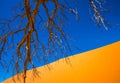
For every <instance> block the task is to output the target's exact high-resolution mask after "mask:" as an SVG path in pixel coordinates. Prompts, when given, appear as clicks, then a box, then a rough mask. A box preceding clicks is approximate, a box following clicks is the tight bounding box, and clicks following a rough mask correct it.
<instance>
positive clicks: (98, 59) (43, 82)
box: [2, 42, 120, 83]
mask: <svg viewBox="0 0 120 83" xmlns="http://www.w3.org/2000/svg"><path fill="white" fill-rule="evenodd" d="M69 59H70V62H71V65H70V64H67V63H66V61H65V59H61V60H59V61H56V62H53V63H51V64H50V65H49V68H50V70H49V69H48V67H47V66H43V67H39V68H37V71H38V72H39V76H40V77H38V76H36V77H35V76H34V75H33V72H32V71H31V70H30V71H28V72H27V81H26V83H120V42H116V43H113V44H110V45H107V46H104V47H101V48H98V49H95V50H91V51H88V52H84V53H81V54H77V55H74V56H70V57H69ZM33 77H34V79H33ZM14 79H15V80H16V83H23V82H22V80H21V82H20V81H18V79H16V76H15V77H14ZM20 79H21V78H20ZM2 83H14V82H13V80H12V78H10V79H7V80H5V81H4V82H2Z"/></svg>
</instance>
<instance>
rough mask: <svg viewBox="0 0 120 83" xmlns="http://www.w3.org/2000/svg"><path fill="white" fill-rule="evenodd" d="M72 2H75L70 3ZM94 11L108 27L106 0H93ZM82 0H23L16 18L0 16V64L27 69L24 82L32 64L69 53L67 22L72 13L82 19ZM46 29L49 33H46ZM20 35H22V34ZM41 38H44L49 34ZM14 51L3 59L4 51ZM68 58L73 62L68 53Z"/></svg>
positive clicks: (17, 8) (96, 18) (96, 19)
mask: <svg viewBox="0 0 120 83" xmlns="http://www.w3.org/2000/svg"><path fill="white" fill-rule="evenodd" d="M70 2H72V3H73V4H70ZM88 4H89V5H90V13H91V14H92V17H93V19H94V20H95V23H96V24H97V25H98V26H104V28H105V29H106V30H108V27H109V24H108V23H107V22H106V20H105V19H104V17H103V15H102V13H101V12H104V11H106V10H105V9H104V8H103V5H104V1H102V0H89V3H88ZM77 5H79V0H22V1H20V2H19V3H18V4H17V5H16V6H15V7H14V8H13V9H14V14H15V15H14V16H13V18H12V19H5V18H4V19H1V20H0V33H1V34H0V61H1V62H0V64H1V66H4V63H5V62H6V61H9V62H10V64H9V65H11V64H12V65H13V66H14V70H13V73H14V74H18V73H20V72H21V69H22V70H23V79H24V83H25V80H26V71H27V70H28V69H29V67H30V65H31V67H32V68H33V70H34V72H36V71H35V61H36V59H37V60H38V61H41V60H43V62H44V64H45V65H46V64H48V57H49V56H54V57H55V58H56V60H58V59H59V53H61V54H62V55H63V57H66V55H67V54H66V51H65V50H69V52H72V50H71V47H70V45H69V42H68V39H69V38H68V34H67V33H66V32H65V29H64V25H66V24H67V22H66V21H67V19H68V18H70V17H68V14H71V15H72V16H74V17H75V20H79V18H80V17H79V7H78V6H77ZM43 33H45V35H44V36H43ZM18 35H19V36H18ZM18 37H19V38H18ZM45 37H46V40H45V41H41V38H45ZM10 51H11V52H12V53H10V54H11V55H8V56H11V58H10V59H9V60H8V59H7V60H6V61H3V57H4V55H6V54H7V52H10ZM65 59H66V62H68V63H70V61H69V59H68V58H67V57H66V58H65Z"/></svg>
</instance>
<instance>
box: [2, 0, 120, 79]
mask: <svg viewBox="0 0 120 83" xmlns="http://www.w3.org/2000/svg"><path fill="white" fill-rule="evenodd" d="M85 1H86V2H85ZM88 1H89V0H88ZM88 1H87V0H80V6H79V14H80V20H79V21H75V19H73V18H70V23H69V24H68V25H67V26H68V27H69V28H67V33H68V34H70V36H71V37H72V38H73V39H74V40H75V41H70V43H71V44H73V45H74V46H77V47H79V49H80V50H79V51H78V50H76V49H73V53H74V54H76V53H81V52H84V51H88V50H92V49H95V48H98V47H101V46H104V45H107V44H111V43H113V42H116V41H119V40H120V0H106V4H105V5H104V7H105V8H107V9H108V10H109V11H108V12H106V13H104V17H105V18H106V20H107V21H108V22H109V23H111V25H112V27H110V28H109V29H108V31H106V30H105V28H104V27H100V28H98V27H97V25H96V24H94V22H93V21H92V19H91V16H90V14H89V12H88V9H89V5H88V3H89V2H88ZM108 1H109V2H108ZM15 4H17V1H13V2H12V1H11V0H1V1H0V18H11V17H12V16H11V15H12V13H11V8H12V7H14V5H15ZM113 50H114V49H113ZM51 61H52V60H51ZM0 68H1V67H0ZM4 73H5V72H4V71H3V70H2V69H0V81H2V80H3V78H2V76H3V75H4ZM11 73H12V72H9V73H8V76H7V77H9V76H10V75H11Z"/></svg>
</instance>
